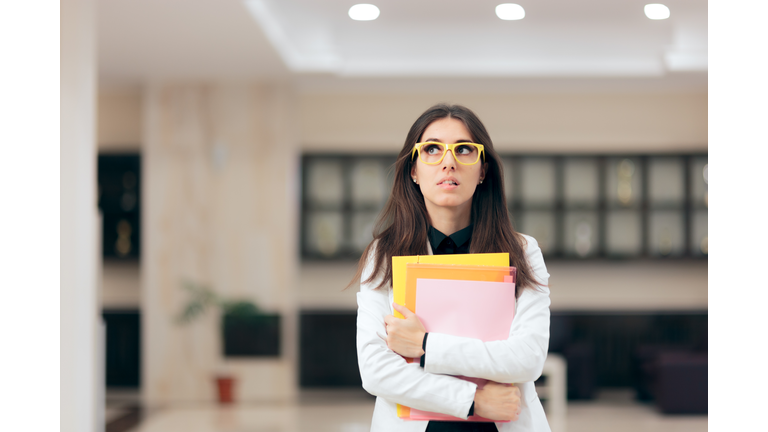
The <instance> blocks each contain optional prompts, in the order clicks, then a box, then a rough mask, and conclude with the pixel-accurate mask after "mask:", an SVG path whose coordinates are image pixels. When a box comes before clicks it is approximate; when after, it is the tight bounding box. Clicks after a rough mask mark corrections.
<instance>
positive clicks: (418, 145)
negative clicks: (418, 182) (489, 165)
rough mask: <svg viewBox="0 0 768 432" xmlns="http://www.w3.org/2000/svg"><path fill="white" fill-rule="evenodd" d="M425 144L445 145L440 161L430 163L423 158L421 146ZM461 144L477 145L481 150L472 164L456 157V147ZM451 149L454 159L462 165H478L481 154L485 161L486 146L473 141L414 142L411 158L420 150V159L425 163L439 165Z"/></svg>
mask: <svg viewBox="0 0 768 432" xmlns="http://www.w3.org/2000/svg"><path fill="white" fill-rule="evenodd" d="M424 144H439V145H441V146H445V150H444V151H443V155H442V156H441V157H440V160H439V161H437V162H434V163H429V162H424V160H423V159H421V147H422V146H423V145H424ZM461 145H472V146H475V148H477V150H479V151H480V154H478V155H477V160H476V161H474V162H472V163H471V164H466V163H464V162H462V161H460V160H459V158H457V157H456V153H455V152H454V149H456V147H457V146H461ZM449 151H450V152H451V154H452V155H453V159H454V160H455V161H456V162H458V163H460V164H462V165H465V166H472V165H476V164H477V163H478V162H480V156H481V155H482V156H483V162H485V146H484V145H482V144H478V143H471V142H457V143H454V144H446V143H441V142H438V141H425V142H421V143H416V144H414V146H413V151H412V152H411V160H413V157H414V156H415V155H416V153H417V152H418V153H419V160H421V161H422V162H423V163H425V164H427V165H438V164H439V163H441V162H442V161H443V159H445V155H447V154H448V152H449Z"/></svg>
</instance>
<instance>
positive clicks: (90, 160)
mask: <svg viewBox="0 0 768 432" xmlns="http://www.w3.org/2000/svg"><path fill="white" fill-rule="evenodd" d="M60 7H61V10H60V12H61V72H60V73H61V117H60V119H61V132H60V133H61V143H60V146H61V147H60V149H61V153H60V168H61V173H60V175H61V177H60V180H61V184H60V196H61V207H60V218H61V219H60V229H61V237H60V241H61V243H60V254H61V255H60V265H61V267H60V281H61V285H60V296H61V297H60V313H61V315H60V324H61V329H60V343H61V351H60V355H61V359H60V372H61V381H60V384H61V387H60V394H59V395H60V398H61V399H60V409H61V412H60V422H61V423H60V424H61V430H62V431H66V432H69V431H71V432H83V431H94V430H103V426H104V425H103V424H99V423H101V416H100V415H99V414H100V413H101V412H102V408H103V407H101V406H100V404H101V402H102V399H101V397H100V395H101V389H100V388H98V387H100V385H101V383H102V382H103V380H102V379H101V378H102V377H101V376H100V375H99V373H100V372H103V371H102V370H101V368H100V363H99V362H100V361H101V359H97V355H99V353H100V350H96V346H97V344H96V338H97V334H98V333H97V331H96V328H97V326H100V323H101V321H100V320H99V319H98V318H97V317H98V312H99V311H98V307H97V299H96V280H97V272H98V250H99V249H98V246H97V239H98V236H97V233H98V229H99V224H98V217H97V207H96V143H95V129H96V114H95V113H96V110H95V105H96V61H95V53H96V43H95V19H94V18H95V17H94V14H95V8H94V3H93V1H92V0H72V1H64V2H61V4H60ZM97 404H98V405H97Z"/></svg>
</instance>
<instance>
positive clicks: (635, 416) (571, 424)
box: [131, 390, 707, 432]
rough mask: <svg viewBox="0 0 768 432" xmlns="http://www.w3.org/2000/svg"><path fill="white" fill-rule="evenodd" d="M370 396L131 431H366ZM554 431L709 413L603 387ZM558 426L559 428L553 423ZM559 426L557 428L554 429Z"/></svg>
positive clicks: (223, 412)
mask: <svg viewBox="0 0 768 432" xmlns="http://www.w3.org/2000/svg"><path fill="white" fill-rule="evenodd" d="M372 412H373V399H372V398H371V397H368V396H366V395H361V394H359V393H349V392H347V393H336V394H335V395H334V396H333V397H330V396H329V394H328V393H323V392H305V393H302V395H301V398H300V401H299V403H297V404H292V405H284V404H283V405H270V404H261V405H248V404H238V405H233V406H217V405H202V406H186V407H174V408H167V409H160V410H157V411H155V412H151V413H146V414H145V416H144V420H143V421H142V422H141V423H139V425H138V426H137V427H135V428H132V429H131V431H132V432H175V431H179V432H182V431H183V432H246V431H248V432H305V431H312V432H331V431H333V432H358V431H359V432H363V431H368V430H370V420H371V414H372ZM552 426H553V431H554V432H587V431H589V432H609V431H610V432H616V431H619V432H706V431H707V416H667V415H662V414H659V413H658V412H657V411H656V410H655V408H654V407H653V405H645V404H638V403H636V402H634V401H633V400H632V393H631V392H630V391H622V390H618V391H603V392H601V393H600V394H599V396H598V398H597V399H596V400H593V401H585V402H571V403H569V404H568V414H567V417H566V421H565V424H564V425H555V424H553V425H552ZM556 426H559V427H556ZM558 429H559V430H558Z"/></svg>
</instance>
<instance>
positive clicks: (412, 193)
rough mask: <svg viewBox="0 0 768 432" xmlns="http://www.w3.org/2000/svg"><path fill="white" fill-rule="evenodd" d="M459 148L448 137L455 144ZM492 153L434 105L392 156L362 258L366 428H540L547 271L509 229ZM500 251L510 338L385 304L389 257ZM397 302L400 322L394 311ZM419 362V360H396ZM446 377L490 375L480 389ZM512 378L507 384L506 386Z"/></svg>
mask: <svg viewBox="0 0 768 432" xmlns="http://www.w3.org/2000/svg"><path fill="white" fill-rule="evenodd" d="M454 144H456V145H454ZM503 185H504V182H503V179H502V170H501V160H500V158H499V156H498V154H496V151H495V150H494V149H493V143H492V142H491V139H490V137H489V136H488V132H487V131H486V130H485V127H484V126H483V124H482V123H481V122H480V120H479V119H478V118H477V116H476V115H475V114H474V113H473V112H472V111H470V110H469V109H467V108H465V107H462V106H458V105H451V106H449V105H436V106H433V107H432V108H429V109H428V110H427V111H425V112H424V113H423V114H422V115H421V116H420V117H419V118H418V119H417V120H416V122H415V123H414V124H413V126H412V127H411V130H410V131H409V132H408V136H407V137H406V140H405V145H404V146H403V149H402V150H401V151H400V154H399V156H398V158H397V162H396V163H395V181H394V185H393V188H392V193H391V195H390V198H389V201H388V202H387V205H386V206H385V208H384V211H383V212H382V214H381V216H380V218H379V221H378V223H377V226H376V229H375V233H374V241H373V242H371V244H370V245H369V246H368V247H367V248H366V250H365V252H364V253H363V256H362V257H361V259H360V265H359V267H358V273H357V275H356V276H355V280H357V278H358V277H361V276H362V281H361V286H360V292H359V293H358V294H357V302H358V315H357V355H358V363H359V366H360V375H361V377H362V381H363V387H364V388H365V390H366V391H368V392H369V393H371V394H373V395H375V396H377V398H376V407H375V410H374V414H373V421H372V427H371V430H372V431H419V432H422V431H425V430H427V431H430V432H434V431H485V430H497V428H498V430H500V431H548V430H549V426H548V424H547V420H546V417H545V416H544V411H543V409H542V406H541V402H540V401H539V399H538V396H537V395H536V390H535V388H534V385H533V381H535V380H536V379H537V378H538V377H539V375H540V374H541V370H542V368H543V365H544V360H545V358H546V356H547V345H548V341H549V304H550V302H549V290H548V289H547V287H546V284H547V282H548V279H549V274H548V273H547V270H546V267H545V266H544V260H543V258H542V255H541V250H540V249H539V247H538V244H537V243H536V240H534V239H533V238H532V237H529V236H526V235H522V234H519V233H516V232H515V231H514V229H513V228H512V224H511V223H510V220H509V216H508V213H507V206H506V201H505V198H504V186H503ZM490 252H509V255H510V265H511V266H515V267H517V287H516V291H517V292H516V296H517V306H516V311H515V318H514V320H513V323H512V328H511V329H510V332H509V338H508V339H506V340H503V341H494V342H482V341H481V340H479V339H471V338H464V337H457V336H451V335H446V334H439V333H429V334H427V333H425V331H424V327H423V326H422V325H421V323H420V322H419V320H418V317H417V316H416V315H415V314H413V313H411V312H410V311H408V310H407V309H405V308H404V307H401V306H400V305H397V304H395V303H394V302H393V295H392V289H391V281H392V257H393V256H401V255H426V254H433V253H434V254H441V253H490ZM394 310H397V311H399V312H400V313H402V314H403V315H404V316H405V317H406V318H405V319H398V318H395V317H394V316H392V314H393V313H394ZM402 356H404V357H412V358H418V357H420V358H421V364H416V363H410V364H409V363H406V361H405V360H404V359H403V357H402ZM451 375H463V376H471V377H478V378H484V379H488V380H490V382H489V383H488V384H487V385H486V386H485V387H484V388H483V389H482V390H477V386H476V385H475V384H473V383H471V382H468V381H465V380H461V379H459V378H456V377H454V376H451ZM505 383H506V384H511V383H514V386H509V385H505ZM397 404H402V405H405V406H409V407H412V408H416V409H420V410H425V411H433V412H440V413H444V414H449V415H452V416H455V417H459V418H464V419H466V418H467V417H468V415H471V414H476V415H480V416H483V417H486V418H489V419H492V420H499V421H501V420H511V421H510V422H506V423H501V422H500V423H474V422H436V421H432V422H425V421H406V420H401V419H400V418H398V417H397V408H396V406H397Z"/></svg>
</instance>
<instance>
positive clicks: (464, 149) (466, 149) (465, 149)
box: [456, 145, 474, 155]
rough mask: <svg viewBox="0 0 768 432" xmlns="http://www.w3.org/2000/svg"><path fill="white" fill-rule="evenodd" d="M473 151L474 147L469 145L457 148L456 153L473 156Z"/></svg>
mask: <svg viewBox="0 0 768 432" xmlns="http://www.w3.org/2000/svg"><path fill="white" fill-rule="evenodd" d="M472 150H474V147H472V146H468V145H463V146H458V147H456V152H457V153H458V154H463V155H468V154H471V153H472Z"/></svg>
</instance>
